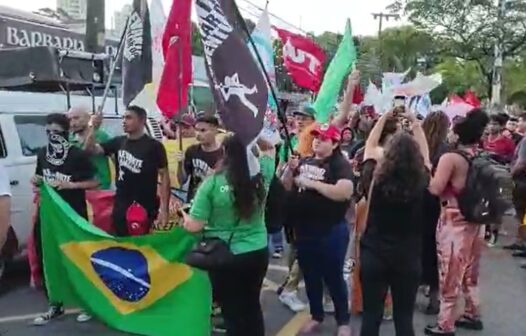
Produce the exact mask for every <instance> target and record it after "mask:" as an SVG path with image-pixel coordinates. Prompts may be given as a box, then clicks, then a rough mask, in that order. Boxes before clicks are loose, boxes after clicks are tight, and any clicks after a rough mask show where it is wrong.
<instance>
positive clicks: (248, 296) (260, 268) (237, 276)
mask: <svg viewBox="0 0 526 336" xmlns="http://www.w3.org/2000/svg"><path fill="white" fill-rule="evenodd" d="M267 268H268V248H266V247H265V248H264V249H262V250H258V251H253V252H248V253H243V254H239V255H236V256H235V257H234V262H233V265H231V266H229V267H228V268H227V269H222V270H217V271H210V272H209V275H210V280H211V282H212V287H213V290H214V294H215V299H216V300H217V303H219V305H220V306H221V310H222V313H223V318H224V321H225V326H226V330H227V335H228V336H247V335H250V336H265V327H264V323H263V312H262V310H261V304H260V302H259V296H260V292H261V287H262V285H263V279H264V278H265V274H266V273H267Z"/></svg>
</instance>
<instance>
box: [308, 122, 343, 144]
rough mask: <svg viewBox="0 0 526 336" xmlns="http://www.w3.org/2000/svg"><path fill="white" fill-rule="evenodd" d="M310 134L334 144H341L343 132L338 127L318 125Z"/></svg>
mask: <svg viewBox="0 0 526 336" xmlns="http://www.w3.org/2000/svg"><path fill="white" fill-rule="evenodd" d="M310 134H311V135H313V136H315V137H321V138H323V139H325V140H327V139H328V140H332V141H333V142H339V141H340V139H341V132H340V130H339V129H338V127H336V126H334V125H330V124H323V125H318V126H316V128H314V129H313V130H312V131H311V132H310Z"/></svg>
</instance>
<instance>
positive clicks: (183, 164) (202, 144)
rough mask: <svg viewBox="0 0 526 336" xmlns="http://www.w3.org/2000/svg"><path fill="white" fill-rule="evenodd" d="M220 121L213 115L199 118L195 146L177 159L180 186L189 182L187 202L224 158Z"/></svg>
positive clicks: (196, 126)
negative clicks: (220, 136) (220, 137)
mask: <svg viewBox="0 0 526 336" xmlns="http://www.w3.org/2000/svg"><path fill="white" fill-rule="evenodd" d="M218 133H219V120H218V119H217V117H215V116H213V115H205V114H203V115H201V116H198V118H197V120H196V122H195V137H196V140H197V142H198V143H197V144H194V145H192V146H190V147H188V149H187V150H186V151H185V153H184V154H182V153H181V154H180V155H178V157H177V161H178V169H177V178H178V180H179V183H180V185H184V184H185V183H186V181H188V180H189V186H188V196H187V202H190V201H191V200H192V199H193V197H194V194H195V191H196V190H197V188H198V187H199V185H200V184H201V182H202V181H203V180H204V179H205V178H206V177H207V176H209V175H211V174H212V173H213V172H214V169H215V168H216V167H217V164H218V163H219V161H220V160H221V159H222V157H223V148H222V147H221V144H220V143H219V141H217V135H218Z"/></svg>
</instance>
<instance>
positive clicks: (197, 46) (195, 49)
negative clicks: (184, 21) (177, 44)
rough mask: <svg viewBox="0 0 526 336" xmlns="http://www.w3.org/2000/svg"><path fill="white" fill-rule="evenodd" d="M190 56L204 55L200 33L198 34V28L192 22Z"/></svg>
mask: <svg viewBox="0 0 526 336" xmlns="http://www.w3.org/2000/svg"><path fill="white" fill-rule="evenodd" d="M192 55H195V56H203V55H204V49H203V43H201V33H199V26H198V25H197V23H195V22H192Z"/></svg>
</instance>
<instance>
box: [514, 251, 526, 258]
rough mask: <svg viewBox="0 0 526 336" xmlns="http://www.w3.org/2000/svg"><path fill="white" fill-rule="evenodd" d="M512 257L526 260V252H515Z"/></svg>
mask: <svg viewBox="0 0 526 336" xmlns="http://www.w3.org/2000/svg"><path fill="white" fill-rule="evenodd" d="M511 255H512V256H514V257H517V258H526V251H521V252H514V253H512V254H511Z"/></svg>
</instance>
